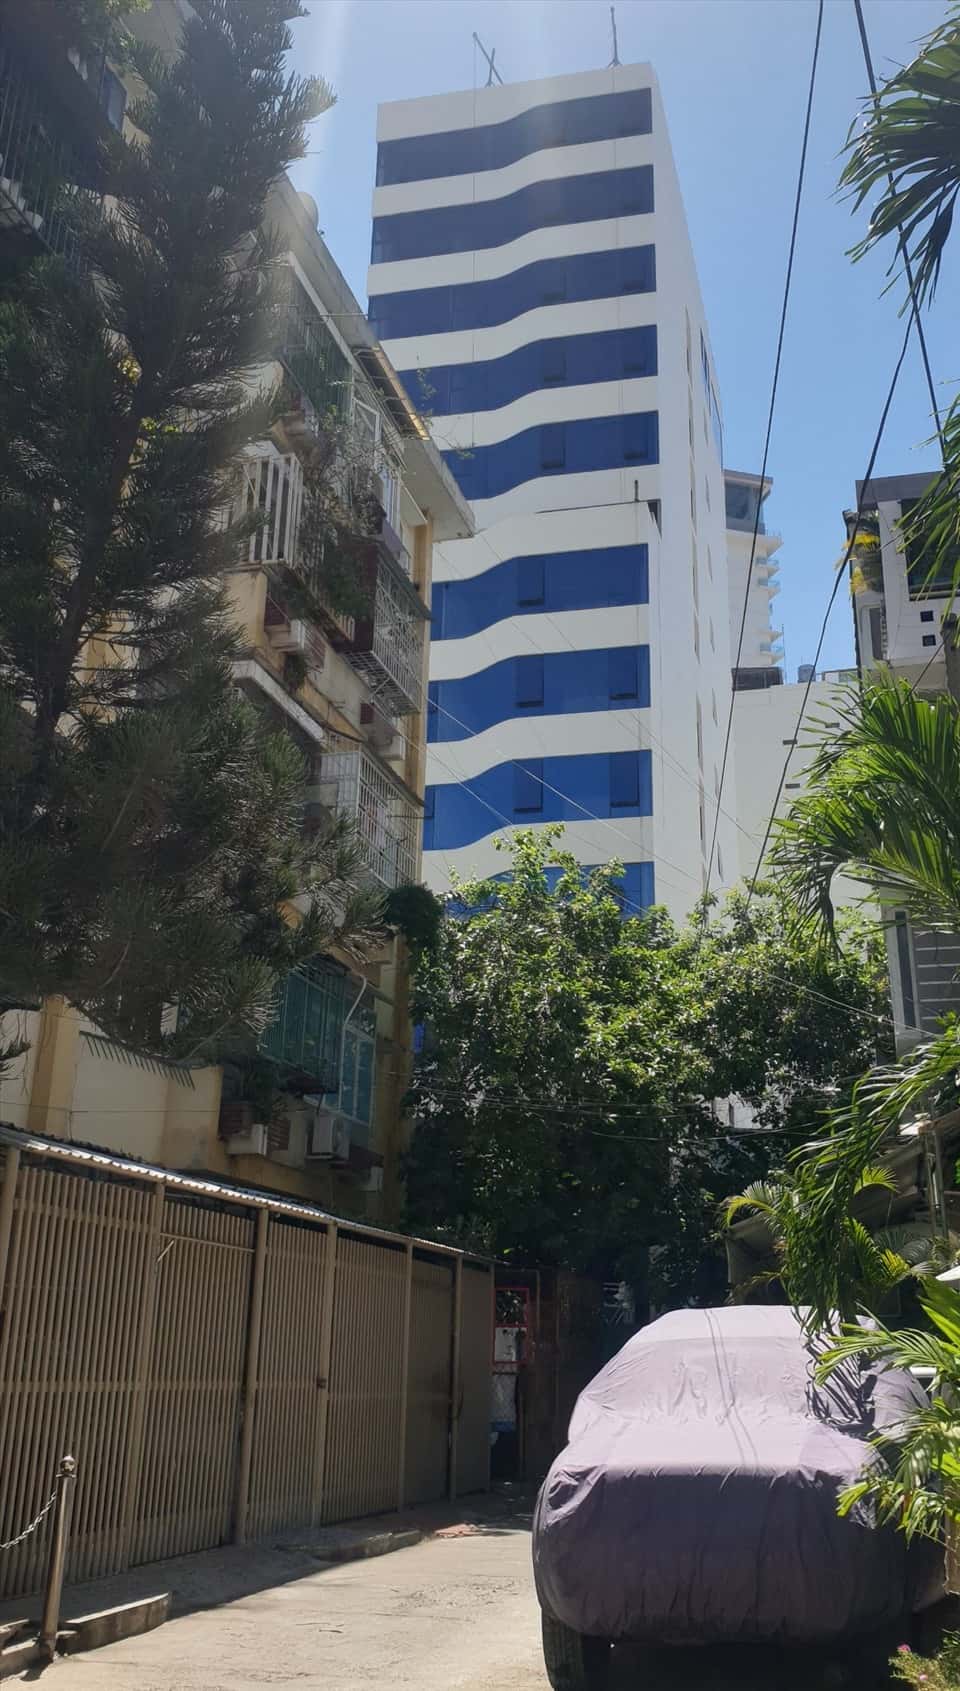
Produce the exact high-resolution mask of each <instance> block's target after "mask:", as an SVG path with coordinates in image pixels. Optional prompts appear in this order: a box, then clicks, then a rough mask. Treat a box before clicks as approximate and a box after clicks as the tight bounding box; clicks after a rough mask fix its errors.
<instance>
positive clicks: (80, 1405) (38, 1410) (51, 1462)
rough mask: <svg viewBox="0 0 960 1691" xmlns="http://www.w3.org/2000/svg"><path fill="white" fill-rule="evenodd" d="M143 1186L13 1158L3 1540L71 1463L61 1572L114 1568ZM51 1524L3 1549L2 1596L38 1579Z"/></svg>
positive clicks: (141, 1248) (1, 1471) (1, 1391)
mask: <svg viewBox="0 0 960 1691" xmlns="http://www.w3.org/2000/svg"><path fill="white" fill-rule="evenodd" d="M149 1214H150V1195H149V1193H148V1192H146V1191H145V1190H143V1189H142V1188H140V1187H135V1186H131V1185H120V1184H118V1183H113V1182H107V1181H99V1180H98V1181H93V1180H91V1179H90V1178H89V1177H88V1176H85V1175H79V1176H78V1175H75V1174H68V1173H64V1172H61V1171H59V1170H54V1169H44V1168H37V1167H24V1166H21V1168H20V1171H19V1176H18V1179H17V1186H16V1198H15V1204H14V1215H13V1232H12V1237H11V1241H10V1256H9V1261H8V1269H7V1276H6V1285H5V1287H4V1288H3V1330H2V1338H0V1398H2V1402H3V1414H2V1417H0V1540H6V1539H8V1538H12V1537H14V1535H15V1534H17V1533H19V1532H20V1531H21V1530H22V1528H23V1527H24V1526H26V1525H27V1524H28V1523H29V1521H30V1520H31V1519H32V1518H33V1517H34V1516H35V1515H36V1514H37V1512H38V1510H39V1508H40V1505H41V1504H42V1503H43V1502H44V1501H45V1500H46V1498H47V1497H48V1496H49V1495H50V1493H51V1491H52V1489H53V1476H54V1474H55V1472H56V1468H57V1464H58V1462H59V1460H60V1457H61V1456H63V1455H66V1454H70V1455H73V1456H75V1457H76V1459H77V1472H78V1479H77V1484H76V1496H75V1498H74V1502H73V1511H72V1527H71V1533H70V1550H69V1557H68V1562H67V1574H68V1578H70V1579H73V1580H77V1579H95V1578H97V1577H98V1576H99V1575H102V1574H105V1573H111V1572H113V1571H115V1570H116V1569H118V1568H120V1567H122V1566H123V1563H124V1550H125V1546H124V1505H125V1497H126V1491H125V1487H126V1476H127V1457H128V1443H129V1433H130V1420H131V1406H132V1402H133V1396H134V1391H135V1381H136V1362H137V1346H138V1334H139V1326H140V1323H139V1314H140V1308H141V1298H142V1293H143V1287H144V1281H145V1276H146V1273H147V1269H148V1261H149V1256H150V1249H151V1243H152V1241H151V1239H150V1232H149ZM48 1525H49V1518H48V1522H47V1523H45V1524H44V1526H43V1527H41V1528H40V1530H39V1531H38V1532H37V1533H35V1534H33V1535H31V1537H29V1538H28V1539H27V1540H26V1541H25V1542H24V1543H23V1544H22V1545H19V1546H18V1547H16V1548H15V1549H13V1550H10V1551H6V1552H4V1553H3V1554H2V1555H0V1593H2V1594H3V1595H4V1596H14V1595H18V1594H19V1593H21V1592H27V1591H33V1590H36V1589H37V1587H38V1586H39V1585H40V1584H41V1583H42V1579H43V1569H44V1560H45V1554H46V1549H47V1544H48Z"/></svg>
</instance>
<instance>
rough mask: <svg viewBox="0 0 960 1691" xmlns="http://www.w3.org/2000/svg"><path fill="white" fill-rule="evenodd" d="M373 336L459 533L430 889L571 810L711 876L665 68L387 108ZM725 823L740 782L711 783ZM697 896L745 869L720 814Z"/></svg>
mask: <svg viewBox="0 0 960 1691" xmlns="http://www.w3.org/2000/svg"><path fill="white" fill-rule="evenodd" d="M378 140H379V149H378V168H377V187H376V191H375V194H374V206H373V211H374V219H373V252H372V264H371V268H370V275H369V294H370V307H369V309H370V317H371V320H372V323H373V326H374V329H375V331H376V333H377V335H378V336H379V338H380V340H381V341H382V342H383V343H384V345H385V348H386V351H387V353H388V355H389V357H390V359H391V361H392V362H393V364H394V365H395V366H396V368H397V369H398V370H399V371H400V373H401V375H402V378H403V380H404V382H405V383H406V385H407V388H408V390H409V391H410V393H411V394H412V395H413V397H414V398H415V399H416V401H417V404H418V406H419V407H420V408H421V409H422V410H424V411H425V412H426V413H427V414H428V416H429V417H430V420H431V427H432V429H433V433H434V436H435V439H436V441H437V443H438V445H439V446H440V447H441V449H442V451H443V452H444V455H445V456H446V458H447V462H448V463H449V465H450V467H451V469H452V470H453V472H454V474H455V476H456V477H457V479H458V481H459V483H460V486H461V488H462V490H463V492H464V493H465V494H466V495H467V497H468V498H469V499H470V500H471V501H472V503H473V505H474V509H475V512H476V517H477V527H478V533H477V534H476V536H475V538H473V539H469V540H463V541H455V542H453V543H450V544H444V545H443V546H442V547H438V548H437V551H436V554H435V564H434V595H433V626H432V655H431V660H430V677H431V687H430V692H431V702H430V722H429V748H428V770H427V782H428V787H427V796H426V822H425V830H426V831H425V846H426V853H425V860H424V861H425V873H426V875H427V878H428V880H429V882H430V884H431V885H432V886H433V887H434V888H436V889H437V890H438V891H443V890H445V889H446V888H447V887H448V886H449V884H450V872H451V870H457V871H459V872H460V873H462V874H473V873H480V874H484V875H486V874H497V873H503V871H504V868H505V864H504V859H503V856H502V855H501V854H500V853H499V852H497V850H496V849H495V846H494V841H495V839H496V837H497V836H498V835H500V836H502V835H504V834H506V833H510V832H513V831H515V830H517V829H519V828H524V827H530V826H537V825H546V824H549V823H551V822H556V821H562V822H563V823H564V824H565V829H566V837H565V842H564V843H565V844H566V845H567V846H568V847H569V849H571V850H572V851H573V852H574V853H575V854H576V856H577V857H578V858H579V860H580V861H581V862H582V863H583V864H585V865H589V864H596V863H604V862H606V861H607V860H608V859H610V858H611V857H619V858H620V859H622V860H623V862H624V864H625V875H624V883H623V893H624V903H625V907H626V908H628V909H632V908H633V907H634V906H641V907H642V906H646V905H648V904H649V903H651V902H652V901H654V900H656V901H657V902H658V903H663V904H666V905H667V906H668V907H669V908H670V909H671V910H672V911H673V912H674V914H676V915H678V916H682V915H684V914H686V912H687V911H689V909H690V908H691V906H692V905H693V904H694V903H695V901H696V899H697V898H698V897H699V895H700V893H701V891H702V890H703V886H704V879H705V873H706V860H707V856H708V854H709V850H710V840H711V834H712V830H713V821H714V815H715V799H716V793H717V787H718V783H719V771H720V764H721V758H722V749H723V735H724V728H725V723H726V715H727V709H728V705H729V689H730V666H731V651H730V632H729V630H730V617H729V608H728V589H727V560H726V534H725V516H724V481H723V471H722V468H721V465H722V437H721V419H720V406H719V401H718V391H717V379H716V374H715V371H714V366H713V359H712V355H711V352H710V344H709V337H708V334H707V327H706V321H705V317H704V310H703V304H702V301H701V298H700V291H699V287H698V283H697V275H696V269H695V266H694V261H693V253H692V251H691V246H690V240H689V236H688V233H687V227H686V220H685V216H684V210H683V203H682V200H681V197H680V188H679V183H678V181H677V175H676V171H675V168H674V163H673V157H672V154H671V150H670V142H669V139H668V135H667V127H666V120H665V118H664V112H663V106H662V103H661V99H660V93H659V89H658V86H657V82H656V78H655V77H654V75H653V72H652V70H651V69H650V67H649V66H648V65H618V66H615V67H611V68H609V69H606V70H597V71H587V72H583V73H582V74H578V75H573V76H561V77H554V78H550V79H549V80H543V81H537V82H524V83H516V84H513V85H507V86H500V87H489V88H481V89H475V90H473V91H470V92H466V93H461V94H441V95H436V96H431V97H428V98H424V99H417V100H404V101H398V102H392V103H390V104H388V105H384V106H381V108H380V117H379V126H378ZM729 777H730V779H729V788H728V791H729V803H727V802H725V803H724V806H723V809H724V811H728V810H729V811H730V812H731V813H732V810H733V798H734V793H735V783H734V772H733V769H732V766H731V767H729ZM717 844H718V852H717V856H716V858H715V860H714V869H713V874H712V877H711V884H712V886H714V887H718V886H722V885H724V884H729V883H731V882H732V881H733V880H734V879H735V878H736V873H737V850H736V840H735V827H734V824H733V822H732V820H730V818H729V817H728V816H727V815H724V814H721V816H720V826H719V830H718V841H717Z"/></svg>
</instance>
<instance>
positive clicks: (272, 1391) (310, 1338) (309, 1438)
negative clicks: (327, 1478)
mask: <svg viewBox="0 0 960 1691" xmlns="http://www.w3.org/2000/svg"><path fill="white" fill-rule="evenodd" d="M327 1259H328V1251H327V1236H326V1233H324V1232H321V1231H320V1229H319V1228H316V1227H308V1226H306V1225H305V1224H304V1223H302V1222H299V1223H298V1222H285V1221H281V1220H278V1219H277V1218H276V1217H273V1218H271V1221H270V1230H269V1234H268V1238H267V1251H266V1262H265V1270H264V1274H265V1279H264V1292H263V1316H262V1336H261V1340H260V1359H259V1370H258V1373H259V1379H258V1384H257V1392H256V1401H255V1405H254V1409H253V1416H254V1424H253V1457H252V1462H251V1471H250V1496H249V1504H248V1513H247V1520H246V1536H247V1537H248V1538H256V1537H257V1536H258V1535H259V1534H262V1533H267V1532H273V1531H274V1530H275V1529H276V1528H277V1527H293V1526H311V1525H313V1524H314V1522H315V1521H317V1520H319V1518H320V1498H321V1485H322V1479H323V1473H322V1458H323V1444H322V1440H323V1416H324V1385H323V1381H324V1376H325V1372H326V1365H325V1361H324V1356H323V1303H324V1280H325V1273H326V1271H327V1267H328V1261H327Z"/></svg>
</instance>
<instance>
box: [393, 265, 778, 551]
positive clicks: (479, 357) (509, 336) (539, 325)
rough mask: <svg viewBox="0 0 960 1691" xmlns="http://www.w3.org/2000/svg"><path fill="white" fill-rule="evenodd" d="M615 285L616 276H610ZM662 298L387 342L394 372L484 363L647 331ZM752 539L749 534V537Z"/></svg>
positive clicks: (556, 309)
mask: <svg viewBox="0 0 960 1691" xmlns="http://www.w3.org/2000/svg"><path fill="white" fill-rule="evenodd" d="M610 282H611V287H616V285H617V279H616V277H615V276H614V275H613V274H611V277H610ZM656 320H657V296H656V294H655V293H648V294H618V293H612V294H611V295H610V296H609V298H607V299H578V300H573V301H570V302H568V303H566V304H564V305H538V306H537V307H536V308H535V309H534V310H533V311H524V312H522V313H521V315H520V316H519V317H511V318H510V320H509V322H507V323H497V324H495V326H494V327H493V328H491V329H450V330H448V331H447V332H446V333H445V334H440V335H409V336H407V337H406V338H404V339H398V340H388V341H384V343H383V344H384V346H385V347H386V348H387V355H388V357H389V359H390V362H391V364H392V365H393V367H394V369H395V370H423V371H424V373H425V374H428V373H429V371H430V370H436V369H440V368H441V367H442V366H444V365H446V364H485V363H490V362H492V360H493V359H495V358H504V357H505V356H506V355H507V354H508V353H510V352H516V351H517V350H518V348H520V347H522V346H529V345H530V344H531V342H533V341H549V340H558V339H559V338H560V337H561V336H568V335H602V334H606V333H609V332H611V331H614V330H616V329H642V328H646V327H648V326H650V325H653V324H654V323H656ZM424 409H425V410H426V411H427V412H429V410H430V400H429V397H428V398H427V400H426V401H425V404H424ZM747 538H748V540H749V536H748V537H747Z"/></svg>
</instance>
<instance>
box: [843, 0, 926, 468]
mask: <svg viewBox="0 0 960 1691" xmlns="http://www.w3.org/2000/svg"><path fill="white" fill-rule="evenodd" d="M853 9H854V11H855V12H856V14H857V29H858V30H859V32H860V45H861V47H862V48H863V62H864V64H865V65H866V69H867V80H868V81H869V83H870V93H871V95H872V96H873V108H874V115H875V117H877V118H879V116H880V112H881V106H880V94H879V91H878V88H877V79H876V77H875V76H874V73H873V56H872V54H871V52H870V42H869V40H868V38H867V25H866V21H865V19H864V16H863V0H853ZM887 181H888V183H889V184H890V192H891V193H892V194H895V193H896V191H897V186H896V183H895V182H894V179H893V171H892V170H891V168H890V162H889V159H887ZM897 245H898V247H899V249H900V255H901V257H902V259H903V271H904V275H905V276H906V278H907V287H908V288H909V290H910V306H911V310H912V312H913V319H914V322H915V323H916V326H917V338H918V340H919V342H920V356H921V358H922V360H923V373H924V375H925V376H926V379H927V391H928V393H929V395H930V407H931V410H932V412H933V418H934V422H935V423H936V426H937V438H938V440H939V442H940V457H941V462H945V461H946V455H947V452H946V446H945V444H944V439H943V425H942V424H941V422H940V407H939V406H938V404H937V395H936V389H935V388H934V385H933V372H932V371H931V369H930V355H929V353H928V352H927V337H926V335H925V334H924V332H923V323H922V322H921V319H920V302H919V300H918V299H917V289H916V283H915V282H914V278H913V265H912V264H911V262H910V254H909V252H908V251H907V242H906V237H905V235H904V233H903V224H902V223H899V222H898V224H897Z"/></svg>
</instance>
